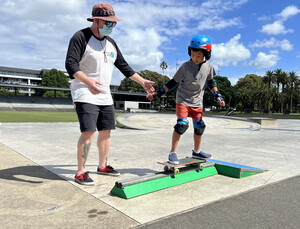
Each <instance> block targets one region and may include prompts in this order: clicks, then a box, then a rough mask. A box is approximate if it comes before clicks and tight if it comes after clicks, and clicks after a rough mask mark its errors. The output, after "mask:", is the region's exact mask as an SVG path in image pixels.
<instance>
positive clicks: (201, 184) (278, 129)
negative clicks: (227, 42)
mask: <svg viewBox="0 0 300 229" xmlns="http://www.w3.org/2000/svg"><path fill="white" fill-rule="evenodd" d="M204 122H205V123H206V126H207V127H206V130H205V133H204V135H203V138H202V150H203V151H205V152H207V153H210V154H212V155H213V159H216V160H221V161H226V162H230V163H236V164H241V165H247V166H251V167H255V168H260V169H262V170H264V172H262V173H259V174H256V175H253V176H249V177H244V178H241V179H237V178H232V177H228V176H221V175H217V176H209V177H206V178H203V179H198V180H195V181H192V182H187V183H184V184H180V185H176V186H173V187H170V188H165V189H162V190H159V191H155V192H151V193H147V194H145V195H140V196H137V197H134V198H130V199H124V198H120V197H118V196H115V195H111V193H110V192H111V190H112V188H113V187H114V185H115V183H116V182H118V181H120V180H126V179H134V178H139V177H144V176H149V175H151V174H154V173H157V172H161V171H163V166H162V165H159V164H158V163H157V162H158V161H166V160H167V156H168V153H169V150H170V146H171V136H172V132H173V126H174V124H175V123H176V116H175V114H160V113H155V114H145V113H141V114H124V115H121V116H119V117H118V118H117V123H118V125H119V126H120V127H122V128H120V127H118V128H117V129H116V130H114V131H112V135H111V137H112V145H111V150H110V154H109V159H108V162H109V164H110V165H112V166H113V167H115V168H116V169H117V170H118V171H120V173H121V176H120V177H107V176H103V175H97V173H96V168H97V162H98V153H97V147H96V143H95V142H94V143H93V145H92V147H91V152H90V154H89V158H88V162H87V166H86V167H87V169H88V171H90V176H91V177H92V179H93V180H94V181H95V185H94V186H89V187H87V186H82V185H79V184H77V183H75V182H74V175H75V172H76V170H77V160H76V143H77V140H78V137H79V135H80V132H79V125H78V123H2V124H1V125H0V142H1V144H0V152H1V158H2V160H1V162H0V165H1V170H0V178H1V179H0V183H1V189H2V192H1V199H2V201H1V210H0V217H1V222H2V225H5V228H16V227H17V226H20V227H26V226H28V227H29V228H40V227H42V226H43V227H45V228H84V227H85V228H92V227H95V226H97V225H98V227H99V226H100V225H101V227H105V228H131V227H144V228H158V225H160V228H169V227H171V226H170V225H171V224H170V222H169V221H168V220H169V219H173V221H172V222H176V220H175V219H184V216H187V215H189V214H190V215H189V218H186V219H185V220H186V224H185V225H189V224H187V223H191V222H192V221H193V219H194V218H195V216H196V211H202V213H203V214H204V213H205V212H206V211H208V209H209V208H210V207H212V206H215V205H216V204H222V203H227V202H226V201H231V202H230V203H238V202H237V201H236V198H240V197H241V196H243V201H242V202H241V203H240V204H239V205H238V206H239V207H229V206H231V205H229V204H228V205H226V206H227V208H226V206H224V209H226V210H224V209H223V210H222V208H221V207H218V208H214V210H213V211H212V212H214V213H213V214H215V216H218V214H219V218H214V217H213V215H212V213H211V214H209V217H205V215H204V216H202V217H205V218H209V219H207V225H211V228H218V226H220V227H221V226H222V227H223V228H239V226H240V227H243V226H244V228H263V227H265V228H266V227H272V225H274V226H275V227H273V228H282V227H281V225H282V226H287V227H288V228H294V227H293V226H294V225H297V223H299V219H298V218H299V217H296V216H297V215H298V216H299V208H300V207H299V195H296V194H295V196H296V199H295V198H294V197H293V200H289V199H286V200H285V203H286V204H285V205H283V204H282V203H281V202H280V201H282V202H283V200H280V198H277V197H276V198H277V201H278V202H279V203H280V204H282V205H281V206H282V207H284V209H285V210H284V211H283V212H285V213H280V211H279V210H272V209H271V207H269V208H270V209H263V208H262V207H263V206H268V200H269V199H273V198H274V197H275V196H276V193H277V192H275V191H274V190H276V187H277V186H279V185H277V184H281V183H280V182H286V181H295V182H291V183H292V185H293V189H291V188H289V190H294V189H296V188H298V190H299V178H298V177H299V174H300V166H299V165H300V157H299V152H300V146H299V136H300V135H299V133H300V120H276V122H272V123H265V122H261V124H259V123H257V122H254V121H253V120H252V121H249V120H246V119H238V118H231V117H220V116H218V117H216V116H210V117H208V116H207V117H206V116H204ZM190 123H192V122H191V120H190ZM192 136H193V128H192V125H190V127H189V129H188V130H187V132H186V133H185V134H184V135H182V136H181V140H180V143H179V147H178V157H179V158H184V157H186V156H191V151H192V149H193V138H192ZM268 187H272V188H273V189H270V190H273V191H270V192H268V193H263V192H262V191H263V190H264V188H268ZM296 190H297V189H296ZM296 190H294V192H298V191H296ZM256 192H259V193H260V194H261V195H257V194H256V195H255V196H260V197H261V198H264V199H263V200H264V203H262V202H261V200H260V201H257V202H256V201H255V198H252V197H251V195H254V193H256ZM294 192H292V194H293V193H294ZM278 193H279V192H278ZM292 194H291V195H292ZM282 196H283V197H282V198H287V194H286V195H282ZM247 197H251V199H249V200H248V202H247ZM251 203H252V204H251ZM260 203H261V204H260ZM272 206H273V205H272ZM273 207H274V206H273ZM268 210H269V211H270V214H268ZM220 211H221V212H220ZM260 212H261V213H263V214H258V213H260ZM228 214H229V215H228ZM257 214H258V215H257ZM74 216H76V217H74ZM225 216H227V218H226V217H225ZM180 217H181V218H180ZM241 219H242V220H241ZM195 220H196V221H195V222H197V219H195ZM198 221H200V218H198ZM159 222H166V224H165V226H163V227H161V225H163V224H159ZM250 222H254V223H255V224H253V225H254V226H253V227H251V226H249V224H248V223H250ZM181 223H182V222H181ZM205 223H206V222H205V221H204V220H203V221H201V225H202V226H203V228H210V227H209V226H207V225H206V224H205ZM199 224H200V222H199ZM151 225H152V227H151ZM176 225H177V226H178V228H180V226H179V225H180V223H177V224H176ZM176 225H175V228H176ZM205 225H206V226H205ZM298 225H299V224H298ZM247 226H248V227H247ZM276 226H277V227H276ZM173 227H174V226H173ZM199 228H201V227H200V226H199ZM295 228H296V227H295Z"/></svg>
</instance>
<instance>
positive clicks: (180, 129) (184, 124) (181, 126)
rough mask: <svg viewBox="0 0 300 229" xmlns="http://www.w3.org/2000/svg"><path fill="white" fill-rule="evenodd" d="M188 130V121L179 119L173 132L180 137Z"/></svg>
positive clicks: (182, 118)
mask: <svg viewBox="0 0 300 229" xmlns="http://www.w3.org/2000/svg"><path fill="white" fill-rule="evenodd" d="M188 128H189V121H188V120H187V118H184V117H181V118H179V119H178V120H177V123H176V125H175V126H174V130H175V131H176V133H178V134H180V135H182V134H183V133H184V132H185V131H186V130H187V129H188Z"/></svg>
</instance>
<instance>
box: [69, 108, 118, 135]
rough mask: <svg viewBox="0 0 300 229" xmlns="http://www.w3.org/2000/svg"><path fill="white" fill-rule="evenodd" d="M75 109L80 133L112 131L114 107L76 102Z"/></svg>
mask: <svg viewBox="0 0 300 229" xmlns="http://www.w3.org/2000/svg"><path fill="white" fill-rule="evenodd" d="M75 108H76V112H77V116H78V120H79V124H80V131H81V132H87V131H96V129H97V130H98V131H100V130H114V129H115V128H116V126H115V108H114V105H104V106H100V105H95V104H90V103H81V102H76V103H75Z"/></svg>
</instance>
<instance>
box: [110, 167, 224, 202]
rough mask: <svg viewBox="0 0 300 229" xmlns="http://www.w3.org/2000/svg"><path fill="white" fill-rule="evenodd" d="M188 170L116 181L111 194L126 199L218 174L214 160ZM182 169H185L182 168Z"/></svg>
mask: <svg viewBox="0 0 300 229" xmlns="http://www.w3.org/2000/svg"><path fill="white" fill-rule="evenodd" d="M186 170H187V171H186V172H182V173H179V174H176V175H174V174H170V173H165V172H160V173H156V174H154V175H150V176H144V177H140V178H135V179H129V180H123V181H120V182H116V184H115V186H114V187H113V189H112V190H111V194H113V195H116V196H118V197H121V198H124V199H129V198H132V197H136V196H140V195H144V194H147V193H150V192H155V191H158V190H161V189H165V188H169V187H173V186H176V185H179V184H183V183H187V182H190V181H194V180H198V179H201V178H204V177H208V176H212V175H216V174H218V172H217V169H216V168H215V166H214V163H212V162H206V163H203V169H201V170H200V169H196V170H195V169H192V170H188V169H186ZM182 171H184V170H183V169H182Z"/></svg>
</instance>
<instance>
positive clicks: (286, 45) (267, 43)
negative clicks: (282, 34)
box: [249, 37, 293, 51]
mask: <svg viewBox="0 0 300 229" xmlns="http://www.w3.org/2000/svg"><path fill="white" fill-rule="evenodd" d="M249 47H251V48H277V47H279V48H280V49H281V50H284V51H291V50H293V44H291V43H290V42H289V41H288V40H287V39H283V40H281V41H279V40H276V39H275V38H274V37H271V38H270V39H264V40H262V41H259V40H256V42H255V43H251V44H249Z"/></svg>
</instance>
